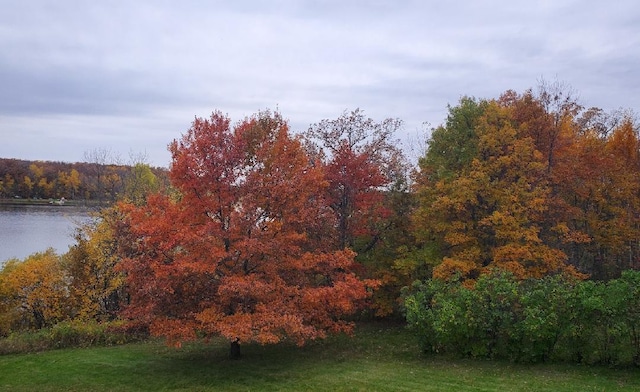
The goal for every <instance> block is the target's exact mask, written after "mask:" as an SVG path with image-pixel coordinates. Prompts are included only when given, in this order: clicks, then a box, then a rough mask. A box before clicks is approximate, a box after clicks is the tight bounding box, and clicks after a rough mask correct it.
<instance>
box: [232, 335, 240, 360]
mask: <svg viewBox="0 0 640 392" xmlns="http://www.w3.org/2000/svg"><path fill="white" fill-rule="evenodd" d="M240 357H241V355H240V339H236V340H233V341H232V342H231V350H230V351H229V358H230V359H240Z"/></svg>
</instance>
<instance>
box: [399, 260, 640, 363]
mask: <svg viewBox="0 0 640 392" xmlns="http://www.w3.org/2000/svg"><path fill="white" fill-rule="evenodd" d="M405 311H406V317H407V322H408V325H409V327H410V328H412V329H413V330H414V331H415V332H416V333H417V335H418V337H419V341H420V345H421V348H422V349H423V350H424V351H426V352H448V353H452V354H456V355H462V356H472V357H480V358H505V359H511V360H513V361H518V362H543V361H548V360H559V361H574V362H580V363H586V364H596V363H597V364H608V365H627V364H635V365H640V272H638V271H627V272H625V273H624V274H623V275H622V277H621V278H620V279H616V280H612V281H609V282H607V283H602V282H593V281H584V282H573V281H569V280H565V279H563V278H562V277H559V276H555V277H546V278H543V279H539V280H528V281H517V280H516V279H515V278H514V277H513V276H512V275H509V274H505V273H496V274H492V275H486V276H482V277H480V278H479V279H478V281H477V283H476V285H475V287H474V288H473V289H470V288H466V287H465V286H463V285H462V284H460V283H442V282H439V281H434V280H429V281H426V282H419V283H415V284H414V286H413V287H412V293H411V294H410V295H408V296H406V298H405Z"/></svg>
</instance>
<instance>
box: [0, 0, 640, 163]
mask: <svg viewBox="0 0 640 392" xmlns="http://www.w3.org/2000/svg"><path fill="white" fill-rule="evenodd" d="M0 9H1V10H2V12H0V157H2V158H17V159H26V160H50V161H64V162H79V161H84V160H85V158H86V157H87V156H90V155H91V152H96V151H102V152H109V155H110V156H112V157H113V158H114V159H117V160H119V161H120V162H123V163H127V161H130V160H132V159H139V158H140V157H145V159H146V161H147V163H149V164H151V165H153V166H163V167H168V166H169V165H170V162H171V156H170V154H169V152H168V151H167V145H168V144H169V143H170V142H171V141H172V140H174V139H177V138H180V136H181V135H182V134H183V133H185V132H186V131H187V130H188V129H189V127H190V125H191V122H192V121H193V119H194V118H195V117H209V116H210V115H211V113H212V112H213V111H217V110H219V111H221V112H223V113H225V114H228V115H229V117H230V118H231V119H232V121H234V122H236V121H239V120H242V119H243V118H244V117H246V116H251V115H252V114H254V113H257V112H259V111H261V110H266V109H269V110H272V111H278V112H280V113H281V114H282V116H283V117H284V118H286V119H288V120H289V123H290V127H291V129H292V130H293V131H294V132H304V131H305V130H307V129H308V128H309V126H310V125H311V124H314V123H318V122H320V121H321V120H323V119H335V118H338V117H339V116H340V115H341V114H343V113H344V112H345V111H352V110H354V109H356V108H359V109H361V110H363V111H364V113H365V115H366V116H368V117H371V118H373V119H374V120H376V121H382V120H384V119H385V118H389V117H391V118H399V119H401V120H403V122H404V123H403V124H404V125H403V127H402V129H401V130H399V132H398V134H397V135H396V136H397V137H398V139H400V141H401V142H402V143H403V145H404V148H405V149H406V150H407V151H408V155H411V154H415V153H416V151H415V148H416V146H417V145H418V146H419V145H421V143H420V141H421V140H424V138H425V137H428V133H429V130H430V129H431V127H434V126H437V125H440V124H442V123H443V122H444V121H445V120H446V116H447V105H456V104H457V102H458V101H459V99H460V98H461V97H462V96H473V97H476V98H497V97H499V96H500V94H501V93H503V92H504V91H506V90H509V89H512V90H515V91H516V92H520V93H521V92H524V91H526V90H527V89H529V88H532V89H534V90H535V89H536V87H537V86H538V85H539V84H540V82H541V81H542V80H544V81H551V82H553V81H558V82H560V83H562V84H564V85H566V86H569V87H570V88H571V89H572V90H573V91H575V92H576V94H577V96H578V98H579V101H580V103H582V104H583V105H585V106H586V107H592V106H595V107H599V108H602V109H604V110H605V111H613V110H616V109H620V108H623V109H632V110H635V111H636V112H637V111H638V110H640V3H639V2H637V0H618V1H615V2H611V1H610V2H604V1H591V0H585V1H568V0H549V1H546V0H542V1H534V0H530V1H513V0H509V1H503V0H495V1H490V0H487V1H482V0H459V1H444V0H440V1H430V0H423V1H419V0H418V1H404V0H395V1H391V0H389V1H382V0H370V1H355V0H335V1H334V0H326V1H325V0H309V1H305V0H272V1H257V0H255V1H243V0H234V1H205V0H202V1H190V0H180V1H169V0H136V1H130V0H124V1H117V0H104V1H85V0H77V1H75V0H51V1H45V0H24V1H14V0H0ZM410 150H411V151H410Z"/></svg>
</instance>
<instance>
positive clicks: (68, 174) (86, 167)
mask: <svg viewBox="0 0 640 392" xmlns="http://www.w3.org/2000/svg"><path fill="white" fill-rule="evenodd" d="M88 155H89V156H88V157H87V159H93V160H94V161H93V162H76V163H66V162H51V161H27V160H20V159H9V158H0V199H56V200H60V199H62V198H64V199H66V200H77V201H78V200H92V201H102V202H113V201H116V200H118V199H120V198H123V197H131V196H133V195H132V193H135V192H138V193H140V192H149V191H154V190H157V189H159V187H160V183H166V173H167V170H166V169H163V168H153V167H150V166H149V165H146V164H145V163H144V162H135V163H132V164H130V165H125V164H116V163H109V162H108V161H107V157H108V152H106V151H100V150H96V151H95V152H93V153H91V154H88ZM92 157H93V158H92ZM96 157H98V158H96ZM145 177H147V178H145ZM151 177H154V179H152V180H150V178H151ZM148 181H155V182H157V184H155V185H153V188H150V189H137V188H138V186H139V185H140V184H141V183H142V182H148ZM147 185H148V184H147ZM136 189H137V190H136Z"/></svg>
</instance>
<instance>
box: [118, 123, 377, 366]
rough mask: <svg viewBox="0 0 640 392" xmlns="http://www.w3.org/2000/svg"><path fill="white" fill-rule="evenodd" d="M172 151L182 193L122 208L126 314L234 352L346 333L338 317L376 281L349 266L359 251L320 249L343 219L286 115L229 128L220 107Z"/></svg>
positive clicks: (178, 337)
mask: <svg viewBox="0 0 640 392" xmlns="http://www.w3.org/2000/svg"><path fill="white" fill-rule="evenodd" d="M169 149H170V151H171V153H172V157H173V161H172V165H171V168H170V178H171V182H172V185H173V186H174V187H175V189H176V190H177V192H176V193H175V194H173V195H169V196H164V195H155V196H151V197H149V199H148V202H147V205H144V206H139V207H136V206H134V205H131V204H122V205H121V206H120V208H121V210H122V211H124V212H125V213H126V214H127V216H128V222H127V224H128V233H124V234H126V235H129V236H131V239H132V240H134V241H133V242H131V241H130V242H129V243H130V244H134V246H133V247H132V248H130V249H128V250H127V252H126V256H127V257H125V258H124V260H123V262H122V267H123V269H124V270H125V271H126V273H127V274H128V277H129V284H130V292H131V305H130V306H129V308H128V310H127V314H128V315H129V316H130V317H135V318H136V319H139V320H144V321H147V322H148V323H149V325H150V330H151V332H152V333H153V334H155V335H160V336H165V337H167V338H168V340H169V342H172V343H174V344H180V342H182V341H186V340H191V339H194V338H196V336H197V335H206V336H215V335H220V336H223V337H225V338H226V339H228V340H229V341H230V342H231V353H232V356H239V347H240V346H239V343H240V342H244V343H246V342H251V341H255V342H259V343H262V344H267V343H276V342H279V341H282V340H284V339H291V340H293V341H295V342H296V343H298V344H304V342H305V341H307V340H309V339H316V338H323V337H325V336H326V334H327V333H331V332H342V331H346V332H349V331H350V330H351V329H352V327H353V325H352V324H351V323H349V322H346V321H343V320H341V317H342V316H344V315H347V314H350V313H353V312H354V311H356V310H357V309H358V307H359V305H361V304H362V302H363V301H364V300H365V299H366V298H368V297H369V296H370V294H371V289H372V288H374V287H375V286H376V282H375V281H372V280H367V281H365V280H360V279H359V278H357V277H356V275H355V274H354V273H353V272H352V267H353V265H354V257H355V254H354V253H353V252H352V251H350V250H347V249H345V250H338V251H327V250H325V249H324V248H323V247H322V246H323V238H322V236H318V235H317V233H318V232H321V231H322V230H324V229H325V226H326V225H328V224H329V225H333V224H335V222H334V221H332V215H331V214H330V208H329V207H328V206H327V202H326V201H325V199H324V198H323V197H322V196H321V195H323V194H324V189H325V187H326V186H327V181H326V180H325V178H324V174H323V171H322V168H319V167H314V165H313V164H312V162H311V160H310V159H309V157H308V156H307V154H306V152H305V150H304V149H303V148H302V145H301V143H300V141H299V139H297V138H294V137H292V136H291V135H290V134H289V131H288V126H287V123H286V121H284V120H283V119H282V117H281V116H280V115H278V114H271V113H269V112H264V113H260V114H258V115H255V116H253V117H251V118H248V119H245V120H244V121H241V122H240V123H238V124H235V125H233V126H232V124H231V122H230V119H229V118H228V117H226V116H224V115H222V114H221V113H219V112H215V113H213V114H212V116H211V118H210V119H202V118H197V119H196V120H195V121H194V122H193V124H192V126H191V128H190V129H189V130H188V131H187V133H186V134H184V135H183V136H182V138H181V139H180V140H174V141H173V142H172V143H171V144H170V146H169ZM124 234H123V235H124Z"/></svg>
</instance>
